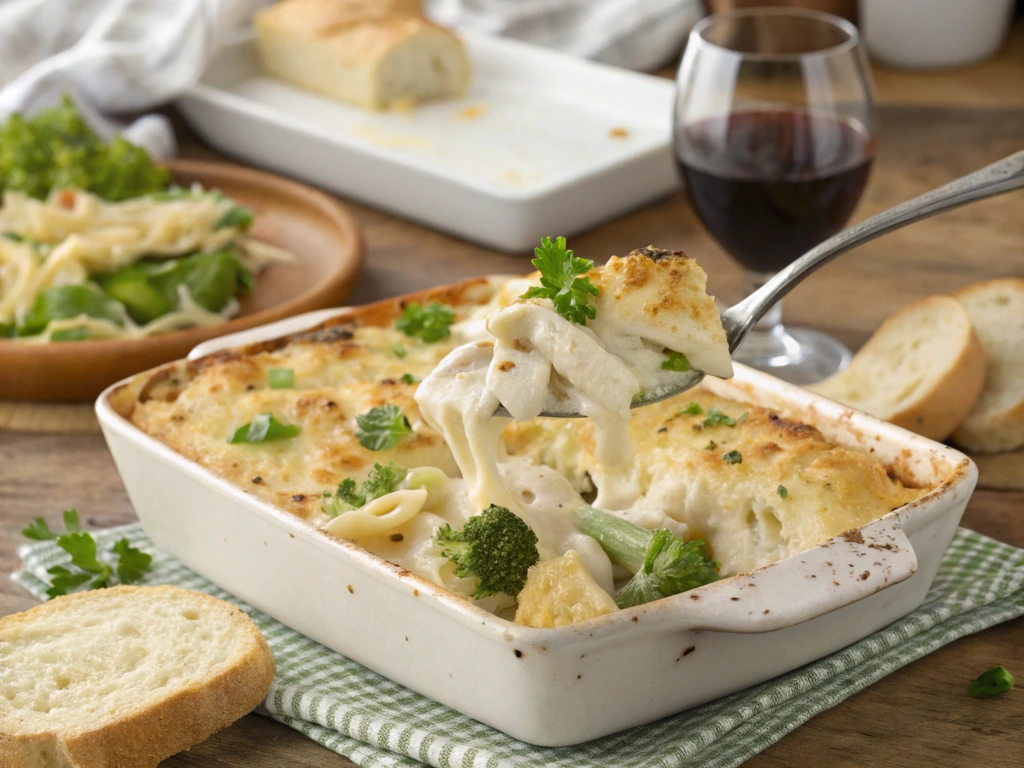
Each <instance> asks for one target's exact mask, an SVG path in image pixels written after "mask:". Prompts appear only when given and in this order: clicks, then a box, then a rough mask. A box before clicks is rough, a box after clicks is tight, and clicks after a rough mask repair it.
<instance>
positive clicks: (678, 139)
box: [673, 8, 875, 384]
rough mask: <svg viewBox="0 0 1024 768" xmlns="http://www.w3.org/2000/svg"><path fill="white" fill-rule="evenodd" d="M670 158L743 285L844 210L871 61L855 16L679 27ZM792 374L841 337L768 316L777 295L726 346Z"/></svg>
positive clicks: (785, 12) (813, 375) (757, 18)
mask: <svg viewBox="0 0 1024 768" xmlns="http://www.w3.org/2000/svg"><path fill="white" fill-rule="evenodd" d="M676 83H677V92H676V101H675V117H674V120H673V137H674V144H675V155H676V160H677V162H678V164H679V167H680V169H681V170H682V175H683V179H684V181H685V184H686V189H687V194H688V195H689V198H690V201H691V203H692V205H693V207H694V210H695V211H696V213H697V216H698V217H699V218H700V220H701V221H702V222H703V224H704V226H705V227H707V229H708V231H709V232H710V233H711V235H712V236H713V237H714V238H715V239H716V240H717V241H718V242H719V244H721V246H722V247H723V248H724V249H725V250H726V251H728V252H729V254H730V255H731V256H732V257H733V258H734V259H736V261H738V262H739V263H740V265H741V266H742V267H743V289H744V294H745V295H749V294H750V293H751V292H752V291H754V290H756V289H757V288H759V287H760V286H761V285H763V284H764V283H765V282H766V281H767V280H768V279H769V278H770V277H771V276H772V275H773V274H774V273H776V272H778V271H779V270H781V269H782V268H784V267H785V266H787V265H788V264H790V263H791V262H792V261H794V260H796V259H797V258H798V257H799V256H801V255H802V254H804V253H805V252H806V251H808V250H810V249H811V248H812V247H814V246H815V245H817V244H818V243H819V242H821V241H822V240H825V239H826V238H828V237H831V236H832V235H834V234H835V233H836V232H838V231H839V230H840V229H842V227H843V225H844V224H845V223H846V221H847V219H849V217H850V214H851V213H852V212H853V209H854V207H855V206H856V205H857V201H858V200H859V199H860V196H861V193H862V192H863V191H864V185H865V183H866V182H867V179H868V172H869V170H870V168H871V161H872V158H873V156H874V151H875V127H874V124H875V121H874V105H873V99H872V83H871V74H870V70H869V69H868V66H867V60H866V56H865V54H864V51H863V46H862V45H861V43H860V38H859V35H858V33H857V28H856V27H854V26H853V25H852V24H850V23H849V22H847V21H845V20H843V19H841V18H839V17H837V16H832V15H830V14H827V13H821V12H818V11H810V10H799V9H789V8H753V9H744V10H737V11H732V12H729V13H724V14H718V15H714V16H709V17H707V18H706V19H704V20H702V21H701V22H700V23H698V24H697V26H696V27H694V29H693V31H692V32H691V33H690V38H689V42H688V43H687V46H686V53H685V55H684V56H683V60H682V63H681V64H680V67H679V74H678V77H677V81H676ZM733 356H734V358H735V359H737V360H739V361H740V362H744V363H747V364H748V365H753V366H754V367H756V368H760V369H761V370H765V371H768V372H770V373H772V374H774V375H776V376H779V377H780V378H783V379H786V380H787V381H791V382H794V383H797V384H808V383H811V382H814V381H818V380H820V379H823V378H826V377H827V376H830V375H832V374H833V373H836V372H838V371H840V370H842V369H843V368H845V367H846V365H847V363H849V361H850V351H849V350H848V349H847V348H846V347H845V346H843V344H842V343H840V342H839V341H837V340H836V339H833V338H832V337H831V336H828V335H827V334H825V333H822V332H821V331H816V330H812V329H808V328H792V327H787V326H784V325H783V324H782V307H781V304H777V305H776V306H775V307H774V308H773V309H772V310H770V311H769V312H768V313H767V314H766V315H765V316H764V317H763V318H762V319H761V321H760V322H759V323H758V324H757V326H756V327H755V328H754V330H753V331H752V332H751V333H750V335H749V336H748V337H747V339H746V340H745V341H744V342H743V344H742V345H741V346H740V348H739V349H738V350H737V351H736V352H735V353H734V355H733Z"/></svg>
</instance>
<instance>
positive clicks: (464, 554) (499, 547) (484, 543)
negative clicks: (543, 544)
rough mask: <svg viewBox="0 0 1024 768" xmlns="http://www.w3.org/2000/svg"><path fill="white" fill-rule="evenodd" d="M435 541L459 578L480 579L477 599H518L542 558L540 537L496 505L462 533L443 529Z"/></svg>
mask: <svg viewBox="0 0 1024 768" xmlns="http://www.w3.org/2000/svg"><path fill="white" fill-rule="evenodd" d="M434 540H435V541H436V542H437V545H438V546H439V547H440V548H441V554H442V555H443V556H444V557H447V558H448V559H449V560H451V561H452V562H453V563H455V565H456V568H455V575H456V576H459V577H460V578H470V577H476V578H478V579H479V580H480V583H479V585H478V586H477V588H476V592H475V593H474V594H473V597H474V598H475V599H477V600H479V599H481V598H484V597H487V596H488V595H496V594H499V593H504V594H506V595H510V596H511V597H515V596H516V595H518V594H519V592H520V590H522V588H523V585H524V584H525V583H526V573H527V571H529V570H530V566H531V565H534V564H535V563H536V562H537V561H538V560H539V559H540V554H539V553H538V552H537V534H535V533H534V532H533V530H532V529H531V528H530V526H528V525H527V524H526V523H525V522H523V520H522V519H521V518H520V517H519V516H518V515H516V514H514V513H513V512H510V511H509V510H508V509H507V508H505V507H499V506H497V505H495V504H491V506H489V507H488V508H487V509H485V510H484V511H483V512H482V513H481V514H479V515H475V516H474V517H471V518H469V521H468V522H467V523H466V525H465V527H464V528H463V529H462V530H461V531H454V530H452V527H451V526H450V525H444V526H442V527H441V528H439V529H438V530H437V534H435V536H434Z"/></svg>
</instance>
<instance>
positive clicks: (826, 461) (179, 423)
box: [119, 277, 924, 568]
mask: <svg viewBox="0 0 1024 768" xmlns="http://www.w3.org/2000/svg"><path fill="white" fill-rule="evenodd" d="M632 279H636V280H641V279H642V277H635V278H630V280H632ZM627 282H628V281H627ZM500 285H501V283H500V281H495V282H492V283H491V284H490V285H486V284H480V283H477V284H475V285H474V287H473V289H472V290H471V291H469V292H466V291H463V292H455V293H448V294H446V295H444V296H442V298H444V299H446V300H447V301H449V302H451V303H452V304H453V307H454V309H455V312H456V318H457V320H466V319H467V318H470V316H471V315H473V314H474V313H475V314H476V316H477V317H479V316H481V315H482V314H483V313H485V312H486V310H487V306H488V302H489V301H491V300H493V301H495V302H502V303H505V302H506V301H507V296H505V295H504V293H503V292H502V291H501V289H500ZM517 290H519V289H517ZM397 312H398V307H397V305H380V306H374V307H371V308H369V309H368V310H359V311H357V313H356V314H355V316H354V319H352V320H348V321H346V322H343V323H339V324H336V325H335V326H334V327H331V328H327V329H324V330H321V331H318V332H315V333H308V334H303V335H300V336H299V337H295V338H294V340H292V341H291V342H272V343H269V344H264V345H261V346H259V347H256V348H254V349H252V350H250V351H248V353H245V352H231V353H223V354H220V355H215V356H212V357H211V358H207V359H205V360H203V361H199V362H198V363H193V364H190V365H188V366H184V365H179V366H178V367H177V368H171V369H166V370H165V371H164V372H162V373H158V374H156V375H155V376H154V375H149V376H148V377H144V378H140V379H139V380H138V381H137V382H136V384H134V385H133V387H134V388H133V389H132V390H131V391H129V392H126V393H124V394H123V395H122V402H121V404H120V406H119V407H121V409H122V411H123V412H125V413H126V415H128V416H129V418H130V419H131V421H132V422H133V423H134V424H136V425H137V426H138V427H139V428H141V429H142V430H143V431H145V432H147V433H148V434H150V435H152V436H153V437H155V438H157V439H158V440H160V441H162V442H164V443H166V444H167V445H169V446H171V447H172V448H174V449H175V450H177V451H178V452H180V453H182V454H183V455H185V456H186V457H187V458H189V459H191V460H193V461H196V462H197V463H199V464H201V465H203V466H205V467H208V468H209V469H211V470H212V471H214V472H215V473H216V474H218V475H220V476H222V477H224V478H226V479H228V480H230V481H231V482H233V483H235V484H237V485H238V486H240V487H241V488H243V489H245V490H246V491H248V492H250V493H253V494H255V495H256V496H258V497H260V498H262V499H264V500H266V501H268V502H270V503H272V504H275V505H277V506H279V507H281V508H282V509H285V510H287V511H289V512H292V513H293V514H295V515H297V516H299V517H302V518H304V519H307V520H309V521H310V522H312V523H319V522H322V521H323V520H325V519H326V517H325V516H324V515H323V514H322V513H321V511H320V502H321V498H322V495H323V492H324V491H325V490H332V489H333V488H334V487H335V486H336V485H337V483H339V482H340V481H341V480H343V479H345V478H347V477H353V478H355V479H356V480H361V479H362V478H364V477H365V476H366V474H367V473H368V472H369V470H370V468H371V467H372V466H373V464H374V463H375V462H380V463H382V464H386V463H387V462H389V461H395V462H397V463H398V464H400V465H402V466H405V467H412V466H421V465H432V466H437V467H440V468H442V469H444V470H445V472H447V473H448V474H449V475H450V476H457V468H456V465H455V462H454V460H453V459H452V456H451V454H450V452H449V450H448V448H447V446H446V445H444V443H443V442H442V440H441V439H440V437H439V436H438V435H437V434H436V433H434V432H433V431H432V430H431V429H430V428H429V427H428V426H427V425H426V424H425V423H424V421H423V419H422V418H421V417H420V414H419V411H418V409H417V407H416V404H415V401H414V400H413V394H414V392H415V387H416V384H415V383H403V381H402V377H403V375H404V374H411V375H412V376H414V377H416V378H417V379H422V378H423V377H424V376H425V375H426V374H427V373H429V371H430V370H431V369H432V368H433V366H435V365H436V364H437V363H438V362H439V361H440V360H441V358H442V357H444V355H445V354H446V353H447V352H448V351H450V350H451V349H452V348H454V347H455V346H456V345H457V343H458V339H457V338H456V337H455V336H453V337H449V338H448V339H445V340H443V341H441V342H438V343H434V344H427V343H424V342H422V341H419V340H417V339H413V338H409V337H406V336H404V335H403V334H402V333H400V332H399V331H398V330H397V329H396V328H395V325H394V317H395V315H396V314H397ZM395 345H400V346H401V348H402V351H403V352H404V355H402V356H400V355H399V354H396V352H395V348H396V347H395ZM272 368H290V369H292V370H293V371H294V374H295V388H294V389H270V388H269V387H268V384H267V373H268V371H269V370H270V369H272ZM128 400H130V401H131V402H130V403H129V402H128ZM691 402H696V403H697V404H698V405H699V407H700V410H701V415H686V414H684V413H682V411H684V410H685V409H687V406H688V405H689V404H690V403H691ZM386 403H393V404H395V405H397V406H399V407H400V408H401V409H402V410H403V412H404V413H405V415H406V416H407V417H408V419H409V421H410V423H411V425H412V428H413V436H412V437H411V438H409V439H406V440H404V441H402V442H401V443H399V445H398V446H397V447H396V448H394V449H391V450H386V451H379V452H375V451H370V450H368V449H367V448H364V447H363V446H362V445H360V444H359V441H358V439H357V437H356V430H357V427H356V422H355V419H356V417H357V416H358V415H360V414H361V413H364V412H366V411H368V410H369V409H370V408H372V407H374V406H379V405H383V404H386ZM712 408H717V409H718V410H719V411H721V412H723V413H725V414H726V415H727V416H728V417H729V418H732V419H735V420H736V424H735V425H734V426H727V425H725V424H723V425H719V426H712V425H711V423H710V422H709V424H708V426H705V425H704V423H705V420H706V419H707V418H708V412H709V411H710V410H711V409H712ZM267 412H269V413H273V414H274V416H275V417H276V418H277V419H278V420H279V421H282V422H285V423H288V424H294V425H297V426H299V427H300V430H301V432H300V435H299V436H298V437H296V438H293V439H286V440H279V441H274V442H268V443H264V444H257V445H244V444H240V445H239V444H230V443H229V442H228V440H229V438H230V437H231V435H232V434H233V432H234V431H235V429H237V428H238V427H239V426H241V425H243V424H246V423H247V422H249V421H251V420H252V418H253V417H254V416H256V415H257V414H260V413H267ZM630 435H631V438H632V440H633V444H634V451H635V453H634V462H635V464H636V467H637V469H636V472H637V476H638V478H639V483H640V489H641V490H642V491H644V492H650V496H651V499H652V503H655V501H654V500H657V503H659V504H663V505H664V506H665V509H666V514H668V515H669V516H671V517H674V518H675V519H677V520H678V521H680V522H681V523H684V524H685V525H687V526H688V527H689V529H690V532H691V533H692V535H694V536H701V537H705V538H706V539H707V540H708V541H709V543H710V544H711V546H712V548H713V549H714V550H715V551H716V554H719V555H720V554H721V552H722V551H725V550H727V549H728V546H727V545H726V541H727V539H728V537H729V536H738V535H740V533H739V532H740V530H741V528H742V527H744V526H745V527H746V528H747V529H748V530H749V529H750V528H751V527H756V528H758V530H759V531H760V533H758V535H757V537H754V538H756V546H758V551H757V552H756V553H753V554H752V553H750V552H738V553H737V554H736V556H735V557H734V558H733V560H735V562H737V563H740V562H742V563H750V562H761V561H762V560H765V559H766V558H769V557H772V556H775V559H778V556H786V555H787V554H789V551H790V550H792V551H797V550H796V549H795V548H796V547H800V548H807V547H810V546H814V545H816V544H818V543H820V542H821V541H823V540H825V539H828V538H830V537H831V536H834V535H837V534H839V533H841V532H843V531H845V530H847V529H849V528H853V527H856V526H858V525H862V524H864V523H865V522H868V521H870V520H873V519H876V518H878V517H880V516H881V515H883V514H885V513H887V512H889V511H890V510H891V509H893V508H895V507H898V506H901V505H902V504H904V503H906V502H907V501H909V500H911V499H914V498H916V497H918V496H920V495H922V494H923V493H924V491H922V490H918V489H912V488H906V487H904V486H903V485H902V484H901V483H900V482H899V481H898V480H897V479H895V478H894V477H890V475H889V473H887V471H886V469H885V467H883V466H882V465H881V464H880V463H879V462H877V461H876V460H874V459H873V458H872V457H871V456H869V455H868V454H866V453H861V452H858V451H853V450H849V449H846V448H843V447H841V446H838V445H835V444H833V443H830V442H828V441H827V440H826V439H825V438H824V437H823V436H822V435H821V434H820V433H819V432H818V430H816V429H815V428H813V427H811V426H808V425H805V424H796V423H792V422H789V421H786V420H785V419H784V418H782V417H781V416H780V415H779V414H776V413H774V412H772V411H770V410H767V409H763V408H757V407H752V406H747V405H744V404H742V403H739V402H735V401H731V400H726V399H723V398H718V397H715V396H714V395H712V394H710V393H709V392H706V391H697V392H695V393H693V394H691V393H686V394H684V395H682V396H680V397H677V398H674V399H671V400H667V401H664V402H662V403H659V404H657V405H654V406H648V407H645V408H642V409H637V410H635V411H634V412H633V421H632V423H631V426H630ZM504 439H505V443H506V446H507V450H508V452H509V453H510V454H513V455H520V456H527V457H529V458H531V459H532V460H534V461H536V462H538V463H544V464H547V465H549V466H552V467H553V468H555V469H557V470H558V471H560V472H562V473H563V474H564V475H565V476H566V477H567V478H569V479H570V481H571V482H573V484H574V485H575V486H576V487H577V489H579V490H585V489H586V488H587V485H588V473H591V472H592V471H593V470H594V467H595V464H594V458H593V449H594V446H593V430H592V427H591V426H590V424H589V423H588V422H586V421H585V420H566V419H538V420H535V421H533V422H528V423H525V424H516V423H513V424H511V425H510V426H509V427H508V428H507V429H506V430H505V433H504ZM731 451H736V452H738V453H739V455H740V456H741V461H740V462H739V463H729V461H728V460H726V459H725V458H723V457H724V456H725V455H726V454H728V453H729V452H731ZM780 486H782V487H784V488H785V489H786V495H787V498H785V499H783V498H782V497H781V496H780V491H779V487H780ZM673 499H675V501H673ZM684 502H685V503H684ZM638 522H642V521H638ZM747 539H751V536H749V535H747ZM744 546H746V545H744ZM752 546H753V545H752ZM723 547H724V548H725V549H723ZM720 559H721V557H720ZM727 559H728V558H727ZM723 562H724V561H723ZM725 564H726V566H727V568H728V563H727V562H726V563H725Z"/></svg>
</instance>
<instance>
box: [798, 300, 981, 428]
mask: <svg viewBox="0 0 1024 768" xmlns="http://www.w3.org/2000/svg"><path fill="white" fill-rule="evenodd" d="M984 383H985V353H984V352H983V351H982V348H981V343H980V342H979V341H978V337H977V335H976V334H975V333H974V330H973V328H972V327H971V321H970V318H969V317H968V316H967V312H966V311H965V310H964V309H963V307H961V306H960V304H959V303H958V302H957V301H956V299H953V298H952V297H950V296H931V297H929V298H926V299H919V300H917V301H914V302H912V303H910V304H908V305H907V306H905V307H903V308H902V309H900V310H899V311H898V312H896V313H895V314H893V315H891V316H890V317H888V318H886V320H885V322H884V323H882V325H881V327H880V328H879V329H878V330H877V331H875V333H874V334H873V335H872V336H871V338H870V339H868V340H867V343H865V344H864V346H863V347H861V349H860V351H859V352H857V354H856V355H855V356H854V358H853V360H852V361H851V362H850V366H849V367H848V368H847V369H846V370H845V371H842V372H841V373H838V374H836V375H835V376H833V377H832V378H830V379H826V380H825V381H823V382H820V383H818V384H814V385H812V386H810V387H808V389H810V390H812V391H814V392H817V393H819V394H822V395H825V396H826V397H830V398H832V399H833V400H837V401H839V402H840V403H844V404H846V405H850V406H853V407H854V408H859V409H860V410H862V411H866V412H868V413H870V414H871V415H873V416H877V417H878V418H880V419H885V420H886V421H891V422H892V423H893V424H896V425H898V426H900V427H904V428H906V429H909V430H912V431H914V432H917V433H918V434H920V435H924V436H925V437H930V438H932V439H933V440H943V439H945V438H946V437H948V436H949V435H950V433H952V431H953V430H954V429H956V427H957V425H958V424H960V422H961V421H963V419H964V417H965V416H967V414H968V413H969V412H970V410H971V408H972V407H974V403H975V401H977V399H978V396H979V394H980V393H981V388H982V386H983V385H984Z"/></svg>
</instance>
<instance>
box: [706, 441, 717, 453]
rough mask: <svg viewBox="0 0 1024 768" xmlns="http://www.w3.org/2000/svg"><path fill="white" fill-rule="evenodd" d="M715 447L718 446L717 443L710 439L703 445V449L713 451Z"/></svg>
mask: <svg viewBox="0 0 1024 768" xmlns="http://www.w3.org/2000/svg"><path fill="white" fill-rule="evenodd" d="M717 447H718V443H716V442H715V441H714V440H712V441H711V442H710V443H708V444H707V445H705V446H704V450H705V451H713V450H715V448H717Z"/></svg>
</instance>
